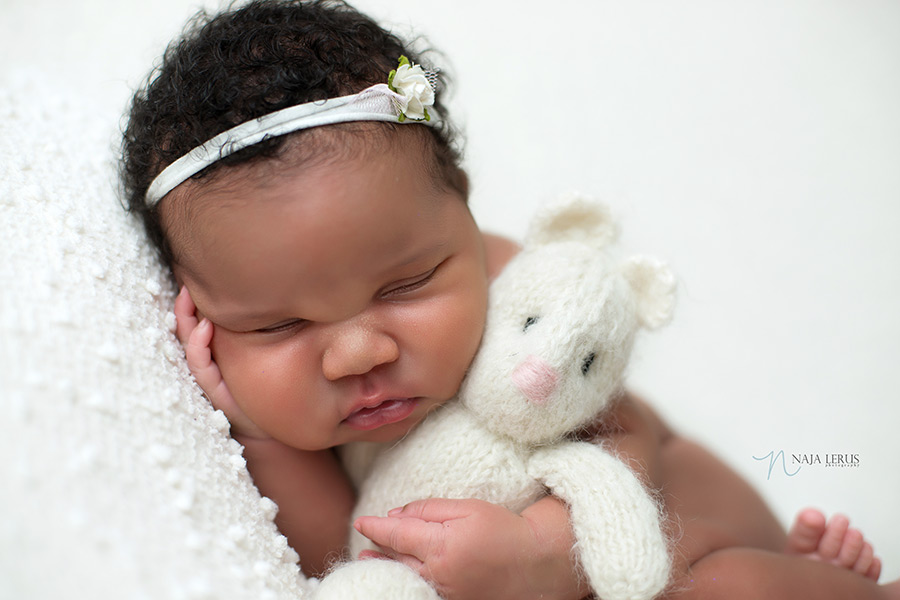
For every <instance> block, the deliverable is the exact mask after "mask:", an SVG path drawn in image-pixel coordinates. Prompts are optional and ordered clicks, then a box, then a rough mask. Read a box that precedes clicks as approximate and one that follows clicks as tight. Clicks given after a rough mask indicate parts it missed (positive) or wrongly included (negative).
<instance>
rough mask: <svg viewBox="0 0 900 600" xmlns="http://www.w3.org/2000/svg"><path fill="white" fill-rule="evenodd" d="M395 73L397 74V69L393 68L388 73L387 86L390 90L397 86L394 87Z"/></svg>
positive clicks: (394, 89)
mask: <svg viewBox="0 0 900 600" xmlns="http://www.w3.org/2000/svg"><path fill="white" fill-rule="evenodd" d="M396 74H397V69H394V70H392V71H391V72H390V73H388V88H390V90H391V91H392V92H396V91H397V88H395V87H394V75H396Z"/></svg>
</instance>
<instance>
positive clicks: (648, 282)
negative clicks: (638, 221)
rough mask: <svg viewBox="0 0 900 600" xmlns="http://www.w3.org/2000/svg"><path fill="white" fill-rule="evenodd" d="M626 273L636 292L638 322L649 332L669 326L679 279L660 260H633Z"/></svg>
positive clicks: (630, 261)
mask: <svg viewBox="0 0 900 600" xmlns="http://www.w3.org/2000/svg"><path fill="white" fill-rule="evenodd" d="M622 273H623V274H624V275H625V279H626V280H627V281H628V283H629V285H630V286H631V290H632V292H634V298H635V300H636V302H637V311H638V320H639V321H640V323H641V325H643V326H644V327H647V328H648V329H655V328H657V327H660V326H662V325H665V324H666V323H668V322H669V320H670V319H671V318H672V312H673V310H674V309H675V286H676V283H675V275H674V274H672V271H670V270H669V268H668V267H667V266H666V265H665V264H664V263H662V262H661V261H659V260H656V259H655V258H650V257H646V256H633V257H631V258H630V259H628V260H627V261H626V262H625V264H624V265H623V267H622Z"/></svg>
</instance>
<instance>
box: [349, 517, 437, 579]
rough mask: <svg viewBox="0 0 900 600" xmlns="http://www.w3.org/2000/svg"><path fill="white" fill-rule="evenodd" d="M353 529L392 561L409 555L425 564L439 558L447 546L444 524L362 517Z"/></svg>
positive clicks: (406, 519)
mask: <svg viewBox="0 0 900 600" xmlns="http://www.w3.org/2000/svg"><path fill="white" fill-rule="evenodd" d="M353 526H354V527H355V528H356V530H357V531H359V532H360V533H361V534H363V535H364V536H366V537H367V538H369V539H370V540H372V541H373V542H374V543H375V544H376V545H378V546H379V547H380V548H382V549H383V550H384V551H385V553H386V554H388V555H389V556H391V558H397V559H400V560H402V559H401V557H402V556H403V555H406V556H410V557H412V558H415V559H417V560H418V561H425V560H426V559H427V558H428V557H429V556H434V555H435V554H439V553H440V551H441V545H442V544H443V528H444V526H443V525H442V524H441V523H428V522H425V521H421V520H419V519H410V518H405V519H397V518H393V517H360V518H358V519H357V520H356V521H355V522H354V523H353ZM409 566H412V567H413V568H416V567H415V566H414V565H409Z"/></svg>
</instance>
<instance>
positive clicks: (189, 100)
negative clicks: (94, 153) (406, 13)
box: [120, 0, 468, 266]
mask: <svg viewBox="0 0 900 600" xmlns="http://www.w3.org/2000/svg"><path fill="white" fill-rule="evenodd" d="M401 55H405V56H407V57H409V59H410V60H412V61H413V62H416V63H420V62H421V60H420V58H419V57H418V56H417V53H416V52H414V51H413V50H412V49H411V48H409V47H407V46H406V45H405V44H404V43H403V42H402V41H401V40H400V39H399V38H398V37H397V36H395V35H393V34H391V33H390V32H388V31H385V30H384V29H383V28H381V27H380V26H379V25H378V24H377V23H375V22H374V21H373V20H372V19H370V18H369V17H367V16H365V15H363V14H361V13H359V12H358V11H356V10H355V9H353V8H352V7H350V6H349V5H347V4H346V3H345V2H343V0H309V1H303V0H252V1H250V2H248V3H246V4H243V5H241V6H238V7H232V8H230V9H227V10H225V11H223V12H221V13H219V14H215V15H212V16H210V15H208V14H207V13H205V12H201V13H199V14H198V15H197V16H196V17H194V18H193V19H192V20H191V21H190V22H189V24H188V27H187V29H186V30H185V32H184V33H183V35H182V37H181V38H180V39H177V40H175V41H173V42H172V43H171V44H170V45H169V46H168V48H167V49H166V51H165V53H164V55H163V57H162V62H161V64H160V65H159V66H158V67H157V68H155V69H154V70H153V72H151V73H150V75H149V76H148V78H147V81H146V84H145V85H144V86H143V87H142V88H141V89H139V90H138V91H137V92H136V93H135V95H134V97H133V99H132V103H131V107H130V111H129V114H128V122H127V125H126V126H125V130H124V132H123V146H122V157H121V163H120V176H121V184H122V188H123V196H124V198H125V202H126V204H127V208H128V210H130V211H132V212H134V213H137V214H139V215H140V216H141V218H142V219H143V222H144V226H145V228H146V230H147V233H148V235H149V237H150V240H151V241H152V242H153V244H154V245H155V246H156V247H157V248H158V249H159V251H160V253H161V256H162V258H163V260H164V261H166V263H167V264H169V265H170V266H171V264H172V262H173V255H172V249H171V247H170V244H169V242H168V240H167V239H166V235H165V232H164V231H163V228H162V224H161V222H160V215H159V210H158V207H156V206H154V207H148V206H146V205H145V202H144V195H145V194H146V192H147V188H148V187H149V185H150V183H151V182H152V181H153V179H154V178H155V177H156V176H157V175H158V174H159V173H160V172H161V171H162V170H163V169H164V168H165V167H166V166H168V165H169V164H170V163H172V162H173V161H175V160H176V159H177V158H179V157H180V156H182V155H184V154H185V153H187V152H188V151H190V150H191V149H192V148H194V147H196V146H198V145H200V144H202V143H204V142H206V141H207V140H209V139H210V138H212V137H214V136H215V135H217V134H219V133H221V132H223V131H225V130H227V129H230V128H231V127H234V126H236V125H238V124H240V123H243V122H245V121H248V120H250V119H254V118H257V117H260V116H262V115H265V114H268V113H271V112H273V111H276V110H280V109H282V108H287V107H289V106H293V105H296V104H301V103H304V102H311V101H316V100H324V99H327V98H334V97H337V96H343V95H347V94H353V93H356V92H359V91H361V90H363V89H365V88H366V87H368V86H370V85H374V84H376V83H383V82H385V80H386V74H387V73H388V72H389V71H390V70H391V69H393V68H396V66H397V61H398V59H399V57H400V56H401ZM440 91H441V90H440V89H439V90H438V93H437V94H436V99H435V109H436V110H437V111H438V112H439V114H440V115H442V117H443V121H442V124H441V125H440V126H438V127H415V129H421V130H423V133H422V135H423V136H426V137H427V138H428V139H427V141H428V144H429V146H430V148H431V149H432V150H433V159H434V163H433V165H434V171H435V174H436V175H437V178H438V179H440V182H439V184H440V185H443V186H448V187H449V189H453V190H455V191H458V192H459V193H460V194H461V195H462V197H463V198H466V197H467V195H468V182H467V178H466V175H465V173H464V171H463V170H462V168H461V166H460V161H461V156H460V151H459V148H458V145H457V143H456V139H455V131H454V129H453V128H452V127H451V126H450V123H449V120H448V119H447V110H446V108H445V107H444V106H443V104H442V103H441V95H440ZM381 125H382V126H384V127H389V128H390V127H408V126H397V125H391V124H386V123H385V124H381ZM331 127H340V126H331ZM425 132H427V133H425ZM303 133H307V132H300V133H297V134H289V135H286V136H280V137H275V138H270V139H267V140H264V141H262V142H260V143H258V144H255V145H253V146H250V147H248V148H245V149H243V150H241V151H239V152H236V153H234V154H232V155H230V156H228V157H226V158H224V159H222V160H220V161H218V162H216V163H214V164H212V165H211V166H209V167H207V168H206V169H204V170H203V171H201V172H200V173H198V174H197V175H195V176H194V177H195V178H203V177H209V176H210V175H212V174H213V173H216V172H218V171H219V170H220V169H222V168H223V167H228V166H233V165H237V164H246V163H248V162H250V161H254V160H258V159H260V158H266V157H274V156H278V155H279V153H280V151H281V150H282V149H283V148H284V147H285V142H286V140H287V139H288V138H292V137H295V136H298V135H302V134H303Z"/></svg>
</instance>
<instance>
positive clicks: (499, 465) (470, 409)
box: [316, 197, 675, 600]
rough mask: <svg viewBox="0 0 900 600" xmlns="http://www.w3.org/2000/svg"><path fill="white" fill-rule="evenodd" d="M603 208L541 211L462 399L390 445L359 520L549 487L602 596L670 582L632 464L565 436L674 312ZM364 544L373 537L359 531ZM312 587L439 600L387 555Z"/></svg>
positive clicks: (355, 541)
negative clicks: (623, 255) (638, 345)
mask: <svg viewBox="0 0 900 600" xmlns="http://www.w3.org/2000/svg"><path fill="white" fill-rule="evenodd" d="M615 237H616V228H615V225H614V223H613V222H612V220H611V218H610V215H609V213H608V211H607V209H606V208H605V207H604V206H602V205H599V204H596V203H592V202H589V201H587V200H584V199H581V198H577V197H570V198H568V199H566V200H564V201H562V202H559V203H557V204H554V205H551V206H548V207H546V208H545V209H544V210H543V212H540V213H539V214H538V215H537V216H536V217H535V219H534V221H533V223H532V226H531V228H530V231H529V234H528V236H527V237H526V240H525V244H524V248H523V250H522V252H521V253H519V254H518V255H517V256H516V257H515V258H513V260H512V261H510V263H509V264H508V265H507V266H506V268H505V270H504V271H503V272H502V273H501V274H500V276H499V277H498V278H497V279H496V280H495V281H494V283H493V284H492V286H491V288H490V294H489V295H490V304H489V309H488V318H487V324H486V327H485V331H484V338H483V340H482V343H481V347H480V349H479V351H478V354H477V356H476V358H475V360H474V362H473V364H472V366H471V369H470V371H469V373H468V374H467V376H466V379H465V381H464V382H463V385H462V387H461V389H460V392H459V395H458V399H457V400H456V401H453V402H450V403H448V404H447V405H445V406H444V407H443V408H441V409H439V410H438V411H436V412H435V413H434V414H433V415H431V416H429V417H428V418H427V419H426V420H425V421H424V422H423V423H422V424H421V425H419V426H418V427H417V428H416V429H414V430H413V431H412V432H411V433H410V434H409V435H408V436H407V437H406V438H405V439H404V440H402V441H401V442H399V443H398V444H396V445H395V446H393V447H391V448H390V449H388V450H386V451H384V452H383V453H381V454H380V455H379V456H378V457H377V459H376V460H375V462H374V464H373V465H372V468H371V471H370V473H369V475H368V476H367V478H366V479H365V480H364V482H363V484H362V487H361V489H360V493H359V502H358V504H357V507H356V509H355V514H354V518H355V517H356V516H359V515H384V514H386V513H387V511H388V510H390V509H392V508H395V507H398V506H402V505H404V504H405V503H407V502H410V501H412V500H417V499H421V498H429V497H440V498H480V499H482V500H486V501H489V502H493V503H496V504H502V505H504V506H506V507H507V508H509V509H510V510H513V511H515V512H519V511H521V510H522V509H524V508H525V507H527V506H529V505H530V504H532V503H533V502H535V501H536V500H537V499H538V498H540V497H541V496H543V495H545V494H546V493H547V489H549V490H550V492H551V493H552V494H553V495H555V496H557V497H559V498H561V499H562V500H564V501H565V502H566V504H567V505H568V506H569V510H570V519H571V524H572V529H573V531H574V533H575V537H576V540H577V544H576V552H577V554H578V556H577V560H578V564H579V565H580V567H581V568H582V570H583V571H584V573H585V575H586V576H587V578H588V580H589V582H590V584H591V586H592V588H593V590H594V592H595V593H596V594H597V595H598V596H599V597H600V598H602V599H603V600H625V599H649V598H652V597H654V596H655V595H656V594H658V593H659V592H660V591H661V590H662V589H663V588H664V587H665V584H666V581H667V579H668V574H669V556H668V552H667V547H666V540H665V537H664V535H663V534H662V532H661V529H660V515H659V512H658V510H657V506H656V504H655V503H654V502H653V501H652V500H651V499H650V497H649V496H648V494H647V493H646V491H645V490H644V488H643V487H642V486H641V484H640V483H639V482H638V480H637V479H636V478H635V476H634V474H633V473H632V472H631V471H630V470H629V469H628V468H627V467H626V466H625V465H624V464H623V463H622V462H620V461H619V460H618V459H617V458H616V457H615V456H614V455H612V454H610V453H609V452H608V451H607V450H605V449H604V448H603V447H602V446H601V445H597V444H592V443H588V442H580V441H572V440H571V439H569V438H567V437H566V436H567V434H570V433H572V432H574V431H577V430H578V429H579V428H581V427H583V426H585V425H587V424H589V423H591V422H592V421H593V420H594V419H595V418H596V416H597V415H598V413H601V412H602V411H603V410H604V409H606V408H607V407H609V406H610V403H611V402H613V400H614V399H615V398H616V396H617V394H619V393H620V392H621V389H622V383H621V382H622V375H623V371H624V369H625V365H626V363H627V361H628V356H629V353H630V351H631V346H632V341H633V339H634V334H635V332H636V331H637V329H638V327H639V326H645V327H656V326H658V325H661V324H662V323H664V322H665V321H667V320H668V319H669V317H670V314H671V311H672V307H673V300H674V287H675V286H674V277H673V276H672V275H671V273H670V272H669V271H668V270H667V269H666V268H665V267H663V266H662V265H661V264H659V263H658V262H656V261H654V260H651V259H646V258H637V257H635V258H631V259H630V260H626V261H624V262H617V261H616V260H615V259H614V258H613V257H612V256H611V255H610V254H609V253H608V249H609V246H610V245H611V244H612V242H613V241H614V239H615ZM352 535H353V537H352V540H351V552H352V553H353V556H356V555H357V554H358V552H359V551H360V550H362V549H364V548H367V547H372V546H371V542H369V541H368V540H366V539H365V538H363V537H362V536H361V535H360V534H358V533H356V532H353V534H352ZM316 597H317V598H322V599H324V598H328V599H330V598H342V599H351V598H366V599H385V600H387V599H391V600H397V599H406V598H410V599H412V598H416V599H420V598H421V599H425V598H428V599H434V598H438V597H439V596H438V595H437V593H436V592H434V591H433V590H432V589H431V588H430V587H429V586H428V585H427V584H426V583H425V582H424V581H423V580H422V579H420V578H419V576H418V575H417V574H415V573H414V572H413V571H412V570H410V569H408V568H406V567H404V566H402V565H400V564H399V563H396V562H394V561H388V560H366V561H358V562H355V563H350V564H348V565H345V566H343V567H341V568H338V569H337V570H335V571H334V572H332V573H331V574H330V575H329V576H328V577H326V578H325V579H324V580H323V581H322V583H321V585H320V586H319V588H318V590H317V594H316Z"/></svg>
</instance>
